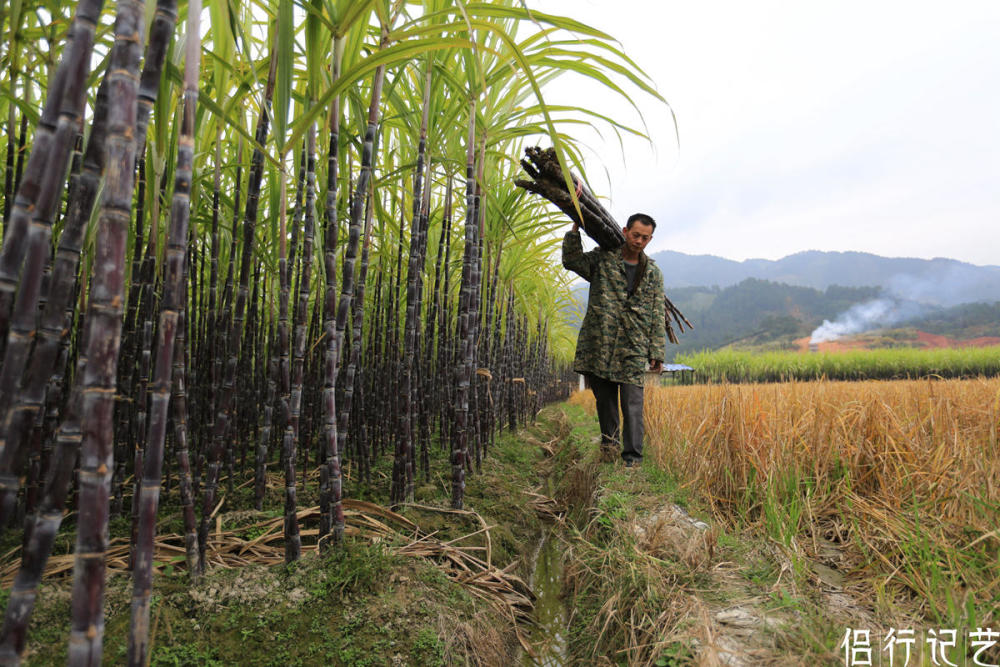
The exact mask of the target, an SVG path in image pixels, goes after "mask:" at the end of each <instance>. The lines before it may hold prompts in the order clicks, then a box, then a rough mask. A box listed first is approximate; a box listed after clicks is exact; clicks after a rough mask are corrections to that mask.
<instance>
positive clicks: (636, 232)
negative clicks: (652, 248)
mask: <svg viewBox="0 0 1000 667" xmlns="http://www.w3.org/2000/svg"><path fill="white" fill-rule="evenodd" d="M622 231H624V232H625V243H626V244H628V247H629V248H631V249H632V250H635V251H636V252H640V251H642V250H643V249H644V248H645V247H646V246H647V245H648V244H649V241H650V240H651V239H652V238H653V225H647V224H646V223H644V222H640V221H638V220H636V221H635V222H633V223H632V226H631V227H625V228H624V229H623V230H622Z"/></svg>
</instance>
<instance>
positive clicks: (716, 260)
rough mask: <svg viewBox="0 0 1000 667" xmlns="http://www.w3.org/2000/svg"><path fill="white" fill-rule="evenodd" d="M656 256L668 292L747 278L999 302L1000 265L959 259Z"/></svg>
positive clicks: (945, 300) (944, 300) (936, 300)
mask: <svg viewBox="0 0 1000 667" xmlns="http://www.w3.org/2000/svg"><path fill="white" fill-rule="evenodd" d="M651 257H652V258H653V259H654V260H655V261H656V263H657V265H658V266H659V267H660V271H662V272H663V276H664V283H665V285H666V287H667V289H668V290H669V289H670V288H672V287H673V288H676V287H711V286H713V285H717V286H719V287H728V286H731V285H735V284H737V283H740V282H742V281H744V280H746V279H747V278H757V279H760V280H769V281H772V282H778V283H784V284H786V285H798V286H803V287H812V288H814V289H819V290H825V289H826V288H827V287H829V286H830V285H841V286H844V287H881V288H883V289H884V290H885V291H886V292H888V293H889V294H892V295H894V296H897V297H900V298H905V299H911V300H914V301H919V302H923V303H929V304H934V305H941V306H950V305H956V304H959V303H970V302H990V303H992V302H994V301H1000V266H977V265H974V264H968V263H966V262H960V261H958V260H954V259H946V258H941V257H938V258H934V259H915V258H903V257H881V256H879V255H873V254H871V253H865V252H823V251H818V250H807V251H805V252H798V253H795V254H794V255H789V256H787V257H783V258H782V259H778V260H769V259H747V260H744V261H742V262H738V261H734V260H731V259H725V258H723V257H716V256H714V255H688V254H685V253H682V252H675V251H672V250H665V251H662V252H657V253H653V254H652V255H651Z"/></svg>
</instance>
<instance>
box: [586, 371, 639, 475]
mask: <svg viewBox="0 0 1000 667" xmlns="http://www.w3.org/2000/svg"><path fill="white" fill-rule="evenodd" d="M587 379H588V380H590V388H591V389H592V390H593V392H594V398H595V399H596V400H597V420H598V421H599V422H600V423H601V446H602V447H615V448H617V446H618V444H619V443H621V446H622V459H624V460H625V461H641V460H642V436H643V425H642V394H643V391H642V386H641V385H634V384H622V383H619V382H611V381H609V380H605V379H604V378H599V377H597V376H596V375H588V376H587ZM619 400H620V402H621V411H622V417H623V418H624V424H623V428H622V429H621V435H622V436H623V437H621V439H619V427H618V426H619V422H618V405H619Z"/></svg>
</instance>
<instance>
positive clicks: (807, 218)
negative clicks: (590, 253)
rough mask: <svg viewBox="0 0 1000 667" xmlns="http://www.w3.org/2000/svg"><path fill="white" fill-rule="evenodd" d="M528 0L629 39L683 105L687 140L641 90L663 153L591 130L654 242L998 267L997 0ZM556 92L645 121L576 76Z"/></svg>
mask: <svg viewBox="0 0 1000 667" xmlns="http://www.w3.org/2000/svg"><path fill="white" fill-rule="evenodd" d="M529 6H531V7H532V8H536V9H539V10H541V11H545V12H549V13H554V14H563V15H568V16H572V17H573V18H576V19H578V20H581V21H583V22H585V23H588V24H590V25H592V26H594V27H598V28H601V29H603V30H604V31H605V32H608V33H609V34H611V35H612V36H614V37H616V38H617V39H619V40H620V41H621V43H622V45H623V46H624V49H625V51H626V52H627V53H628V54H629V55H630V56H631V57H632V58H633V59H634V60H636V61H637V63H638V64H639V65H640V66H641V67H643V68H644V69H645V70H646V72H647V73H648V74H649V75H650V76H651V77H652V79H653V80H654V82H655V84H656V87H657V89H658V90H659V91H660V93H661V94H662V95H663V96H664V97H665V98H666V99H667V100H668V101H669V102H670V104H671V106H672V107H673V109H674V111H675V113H676V115H677V121H678V127H679V132H680V148H679V149H678V147H677V143H676V139H675V136H674V128H673V124H672V122H671V119H670V113H669V110H668V109H667V108H666V107H665V106H664V105H662V104H660V103H659V102H656V101H655V100H653V99H652V98H650V97H648V96H646V95H643V94H637V95H636V97H635V99H636V101H637V102H638V103H639V105H640V107H641V108H642V109H643V113H644V114H645V118H646V121H647V123H648V126H649V130H650V133H651V136H652V140H653V146H652V147H651V146H650V145H649V144H648V143H647V142H645V141H642V140H636V141H630V142H629V143H627V144H626V151H625V158H624V159H625V161H624V162H623V159H622V155H621V150H620V149H619V147H618V142H617V139H614V138H609V140H608V141H607V142H606V143H602V142H601V140H600V139H598V138H596V137H590V138H588V139H586V143H587V145H588V146H590V147H591V148H592V149H593V153H592V156H591V157H589V158H588V159H587V168H588V176H589V178H590V180H591V183H592V184H593V185H594V188H595V190H597V191H598V193H599V194H610V196H611V202H610V205H609V209H610V210H611V211H612V213H613V214H614V215H615V217H616V218H618V219H619V220H621V221H624V219H625V218H626V217H627V216H628V214H629V213H631V212H634V211H638V210H642V211H647V212H649V213H651V214H652V215H653V216H654V217H655V218H656V219H657V222H658V227H657V232H656V236H655V237H654V239H653V242H652V243H651V246H650V248H648V251H651V252H657V251H660V250H665V249H668V248H669V249H673V250H678V251H681V252H686V253H693V254H713V255H720V256H722V257H728V258H730V259H746V258H750V257H763V258H769V259H777V258H780V257H783V256H785V255H788V254H791V253H794V252H798V251H801V250H809V249H817V250H859V251H865V252H873V253H877V254H880V255H886V256H892V257H924V258H931V257H953V258H956V259H960V260H963V261H967V262H971V263H973V264H1000V2H998V1H997V0H954V1H953V2H948V3H943V2H927V1H924V0H907V1H902V0H900V1H897V0H868V1H865V2H861V1H856V0H846V1H838V2H822V3H821V2H819V1H818V0H796V1H792V0H787V1H782V0H754V1H753V2H740V1H736V0H687V1H684V2H682V1H678V0H657V1H652V0H649V1H640V0H535V1H534V2H530V1H529ZM566 78H568V77H566ZM547 95H548V96H549V97H548V98H547V99H548V101H550V102H559V101H563V102H571V103H573V104H578V105H586V106H590V107H593V108H595V109H599V110H602V111H606V112H609V113H612V114H617V115H618V116H620V117H621V116H625V118H624V119H626V120H629V121H633V122H634V121H635V120H636V118H635V115H634V113H632V114H628V113H627V111H626V110H627V108H628V107H627V106H622V105H618V104H612V103H611V102H609V98H611V95H610V94H608V93H600V94H594V93H588V92H586V91H584V90H582V89H581V88H579V86H578V82H573V81H568V80H560V81H559V82H557V83H556V84H554V85H553V88H552V89H551V90H549V91H548V92H547ZM626 114H627V115H626ZM605 169H606V170H607V171H608V174H607V175H605V173H604V170H605Z"/></svg>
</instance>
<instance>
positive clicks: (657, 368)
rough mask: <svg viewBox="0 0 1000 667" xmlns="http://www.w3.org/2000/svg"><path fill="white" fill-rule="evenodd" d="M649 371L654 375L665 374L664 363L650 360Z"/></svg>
mask: <svg viewBox="0 0 1000 667" xmlns="http://www.w3.org/2000/svg"><path fill="white" fill-rule="evenodd" d="M649 370H650V371H651V372H653V373H662V372H663V362H662V361H660V360H659V359H650V360H649Z"/></svg>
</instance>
